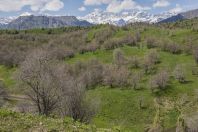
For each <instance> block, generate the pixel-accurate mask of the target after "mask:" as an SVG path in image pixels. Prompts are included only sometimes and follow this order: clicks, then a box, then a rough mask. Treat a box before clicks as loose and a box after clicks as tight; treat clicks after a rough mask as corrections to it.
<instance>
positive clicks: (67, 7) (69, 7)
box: [0, 0, 198, 17]
mask: <svg viewBox="0 0 198 132" xmlns="http://www.w3.org/2000/svg"><path fill="white" fill-rule="evenodd" d="M196 8H198V0H0V17H5V16H18V15H20V14H23V13H24V12H29V13H32V14H51V15H74V16H84V15H86V14H88V13H90V12H92V11H94V10H95V9H100V10H103V11H107V12H114V13H118V12H122V11H130V10H134V9H135V10H145V11H148V12H150V13H154V14H158V13H161V12H165V11H170V12H182V11H186V10H191V9H196Z"/></svg>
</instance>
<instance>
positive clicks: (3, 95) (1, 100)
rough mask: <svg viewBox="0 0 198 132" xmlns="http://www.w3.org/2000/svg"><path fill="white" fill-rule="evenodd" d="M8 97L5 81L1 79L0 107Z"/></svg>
mask: <svg viewBox="0 0 198 132" xmlns="http://www.w3.org/2000/svg"><path fill="white" fill-rule="evenodd" d="M6 98H7V93H6V91H5V88H4V85H3V82H2V81H0V107H1V106H2V105H3V104H4V102H5V99H6Z"/></svg>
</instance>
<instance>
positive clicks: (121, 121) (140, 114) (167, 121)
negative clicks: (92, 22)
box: [0, 25, 198, 132]
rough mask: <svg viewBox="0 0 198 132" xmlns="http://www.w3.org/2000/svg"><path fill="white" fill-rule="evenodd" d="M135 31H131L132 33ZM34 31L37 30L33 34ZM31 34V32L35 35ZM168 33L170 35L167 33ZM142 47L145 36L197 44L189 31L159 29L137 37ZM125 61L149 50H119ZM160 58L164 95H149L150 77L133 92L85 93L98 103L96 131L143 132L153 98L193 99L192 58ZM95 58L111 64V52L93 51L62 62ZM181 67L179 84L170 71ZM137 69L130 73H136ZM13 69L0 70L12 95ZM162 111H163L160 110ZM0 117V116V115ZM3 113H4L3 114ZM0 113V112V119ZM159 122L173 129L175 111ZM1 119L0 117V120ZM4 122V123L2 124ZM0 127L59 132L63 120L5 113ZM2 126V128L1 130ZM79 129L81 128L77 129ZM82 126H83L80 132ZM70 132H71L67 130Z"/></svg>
mask: <svg viewBox="0 0 198 132" xmlns="http://www.w3.org/2000/svg"><path fill="white" fill-rule="evenodd" d="M106 27H107V26H106V25H105V26H98V27H97V28H92V29H90V30H89V32H88V34H87V41H89V42H90V41H92V40H93V39H94V35H95V33H96V32H98V31H101V30H102V29H104V28H106ZM134 30H135V29H134ZM134 30H133V29H131V30H130V31H124V30H122V29H120V30H119V31H118V32H115V34H114V36H113V37H123V36H125V35H126V34H128V33H131V34H133V33H135V31H134ZM36 31H37V30H36ZM36 31H35V32H36ZM169 32H171V33H169ZM141 36H142V44H144V41H145V38H146V37H148V36H153V37H156V38H158V39H170V40H172V41H174V42H176V43H178V44H182V45H183V44H186V42H185V41H186V38H187V36H191V37H192V41H193V44H195V45H196V43H198V33H197V32H193V31H192V30H190V29H174V30H170V29H163V30H162V29H161V28H159V27H153V26H151V27H146V30H144V31H143V32H142V33H141ZM120 49H121V50H122V51H123V52H124V54H125V56H126V57H133V56H138V57H140V58H141V61H143V58H144V56H145V55H146V54H147V53H148V52H149V51H150V50H149V49H147V48H145V47H143V48H141V49H138V48H137V47H130V46H124V47H121V48H120ZM158 52H159V55H160V61H161V63H159V64H157V65H156V73H158V72H159V71H160V70H162V69H167V70H168V71H169V72H170V75H171V77H170V78H171V79H170V86H169V87H168V88H167V90H165V91H161V92H159V93H157V94H154V93H151V90H150V89H149V80H150V78H151V77H152V76H153V75H154V74H152V75H145V76H144V80H143V81H142V82H141V86H142V89H140V90H133V89H131V88H113V89H112V88H109V87H104V86H98V87H96V88H95V89H92V90H89V91H88V93H87V94H88V97H90V98H92V97H93V98H94V97H98V98H99V99H100V100H101V103H100V108H99V111H98V114H97V115H96V116H95V117H94V119H93V120H92V122H91V124H93V125H96V127H97V128H114V127H118V128H120V129H121V130H122V131H133V132H143V131H144V128H145V127H146V126H148V125H150V124H152V122H153V118H154V116H155V113H156V110H155V108H154V99H155V98H156V97H159V96H160V97H164V98H168V99H169V100H171V101H175V100H176V99H178V98H179V97H180V95H183V94H187V95H188V96H189V98H190V99H192V98H194V91H195V89H197V86H198V77H197V76H194V75H192V71H191V70H192V67H194V66H196V64H195V62H194V59H193V56H192V55H186V54H178V55H173V54H171V53H168V52H162V51H160V50H158ZM94 58H97V59H98V60H100V61H101V62H103V63H112V60H113V50H102V49H101V50H97V51H96V52H88V53H84V54H76V55H75V57H74V58H71V59H68V60H66V62H67V63H69V64H74V63H76V62H78V61H83V62H86V61H88V60H90V59H94ZM179 64H182V65H184V67H185V70H186V79H187V83H185V84H181V83H179V82H178V81H177V80H175V79H174V77H173V73H172V72H173V70H174V68H175V67H176V65H179ZM136 70H137V69H132V71H136ZM14 71H15V69H9V68H6V67H4V66H0V79H1V80H3V82H4V83H5V85H6V87H7V88H8V89H9V90H10V91H13V89H12V87H13V86H14V84H15V82H14V81H13V79H12V75H13V72H14ZM140 98H143V102H144V105H145V108H144V109H141V108H139V99H140ZM164 109H165V108H164ZM3 113H4V112H3ZM5 113H6V112H5ZM1 114H2V112H1V111H0V115H1ZM161 114H162V121H163V125H164V127H165V129H168V128H173V127H175V125H176V121H177V118H178V116H179V113H178V112H177V110H176V109H175V108H172V109H171V110H168V111H166V112H164V111H163V110H162V111H161ZM0 117H1V116H0ZM4 119H5V123H4V122H2V120H4ZM0 122H1V123H0V125H1V126H2V128H3V129H2V130H5V129H8V130H10V129H9V128H8V126H7V125H6V123H7V124H11V123H13V122H14V123H15V124H13V127H11V129H15V128H18V127H19V128H20V125H21V124H24V127H22V128H20V129H19V131H22V130H26V128H27V129H30V128H32V127H34V126H36V127H37V126H39V125H38V123H39V122H43V123H44V127H45V128H47V130H53V129H57V130H61V129H65V127H66V126H67V125H66V126H65V125H64V123H63V120H61V119H53V118H52V119H51V118H50V119H48V118H46V117H40V116H36V117H35V118H33V116H31V115H21V114H17V113H14V114H12V112H11V113H9V114H8V116H6V117H1V120H0ZM4 125H5V127H4ZM1 126H0V128H1ZM80 126H81V125H80ZM84 127H86V125H85V126H84V125H83V128H84ZM0 130H1V129H0ZM71 130H73V129H71Z"/></svg>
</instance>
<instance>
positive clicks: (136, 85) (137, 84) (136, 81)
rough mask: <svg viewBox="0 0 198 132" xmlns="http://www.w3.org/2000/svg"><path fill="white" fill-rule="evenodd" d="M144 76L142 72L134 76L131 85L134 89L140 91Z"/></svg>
mask: <svg viewBox="0 0 198 132" xmlns="http://www.w3.org/2000/svg"><path fill="white" fill-rule="evenodd" d="M142 76H143V74H142V73H141V72H138V73H133V74H132V77H131V79H130V82H129V84H130V85H131V86H132V88H133V89H138V88H139V87H140V81H141V78H142Z"/></svg>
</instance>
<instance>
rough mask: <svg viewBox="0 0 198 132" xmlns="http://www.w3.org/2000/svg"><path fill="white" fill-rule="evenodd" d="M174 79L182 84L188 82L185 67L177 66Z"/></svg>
mask: <svg viewBox="0 0 198 132" xmlns="http://www.w3.org/2000/svg"><path fill="white" fill-rule="evenodd" d="M174 77H175V79H177V80H178V81H179V82H180V83H184V82H185V81H186V75H185V70H184V68H183V65H177V66H176V67H175V70H174Z"/></svg>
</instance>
